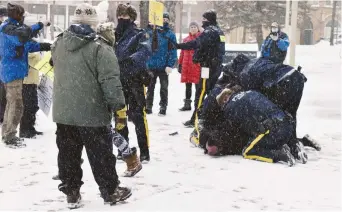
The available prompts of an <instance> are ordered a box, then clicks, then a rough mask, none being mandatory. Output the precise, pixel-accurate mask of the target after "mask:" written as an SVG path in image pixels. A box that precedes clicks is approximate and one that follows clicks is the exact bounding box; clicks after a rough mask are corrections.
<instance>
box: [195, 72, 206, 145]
mask: <svg viewBox="0 0 342 212" xmlns="http://www.w3.org/2000/svg"><path fill="white" fill-rule="evenodd" d="M206 82H207V79H205V78H204V79H203V83H202V91H201V96H200V98H199V100H198V106H197V110H196V115H195V129H196V132H197V140H195V142H196V144H197V145H199V137H200V133H199V129H198V115H197V112H198V109H199V108H200V107H201V106H202V102H203V98H204V94H205V89H206Z"/></svg>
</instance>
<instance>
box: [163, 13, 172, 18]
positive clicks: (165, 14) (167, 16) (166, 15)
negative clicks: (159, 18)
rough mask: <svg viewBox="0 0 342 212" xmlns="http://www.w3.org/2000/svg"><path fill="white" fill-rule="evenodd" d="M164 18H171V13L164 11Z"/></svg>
mask: <svg viewBox="0 0 342 212" xmlns="http://www.w3.org/2000/svg"><path fill="white" fill-rule="evenodd" d="M163 18H167V19H169V20H170V15H169V13H168V12H164V13H163Z"/></svg>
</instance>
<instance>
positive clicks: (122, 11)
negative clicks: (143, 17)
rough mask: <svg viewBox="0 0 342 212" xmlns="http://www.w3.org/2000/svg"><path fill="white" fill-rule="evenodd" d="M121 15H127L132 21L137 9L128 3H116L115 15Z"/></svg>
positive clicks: (135, 18)
mask: <svg viewBox="0 0 342 212" xmlns="http://www.w3.org/2000/svg"><path fill="white" fill-rule="evenodd" d="M121 15H128V16H129V17H130V18H131V20H132V21H135V20H137V16H138V14H137V10H136V9H135V8H134V7H133V6H132V5H130V4H129V3H127V4H119V5H118V8H117V9H116V17H119V16H121Z"/></svg>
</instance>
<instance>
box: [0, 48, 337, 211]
mask: <svg viewBox="0 0 342 212" xmlns="http://www.w3.org/2000/svg"><path fill="white" fill-rule="evenodd" d="M323 54H324V53H323ZM316 56H317V55H316ZM313 58H314V59H313ZM316 58H318V59H319V58H321V57H318V56H317V57H315V55H314V56H312V57H311V58H310V57H308V56H307V55H305V56H303V58H302V60H299V61H300V64H301V65H302V66H303V68H304V70H303V71H304V73H305V74H306V76H307V78H308V82H307V84H306V87H305V92H304V97H303V101H302V104H301V106H300V110H299V113H298V119H299V122H298V135H299V136H303V135H304V134H306V133H309V134H310V135H311V136H312V137H314V138H315V139H317V140H318V141H319V143H320V144H321V145H322V151H321V152H315V151H312V150H309V152H308V155H309V161H308V163H307V164H305V165H303V164H296V166H294V167H287V166H286V165H283V164H268V163H262V162H256V161H251V160H244V159H242V158H241V157H239V156H227V157H221V158H212V157H209V156H207V155H204V154H203V151H202V150H200V149H198V148H194V147H192V146H191V145H190V143H189V139H188V138H189V134H190V132H191V129H186V128H184V127H183V126H182V122H183V121H186V120H187V119H188V118H190V116H191V113H190V112H178V109H177V108H179V107H180V106H181V104H182V98H183V97H184V92H185V91H184V90H185V86H184V85H183V84H182V85H180V83H179V75H178V73H173V74H171V76H170V87H169V96H170V100H169V102H170V107H169V109H168V114H167V116H166V117H158V116H157V115H156V113H157V109H158V107H157V106H158V102H159V92H157V91H159V87H157V88H156V90H157V91H156V92H157V93H156V95H155V97H156V100H155V105H156V106H155V107H154V112H155V113H154V114H153V115H151V116H148V121H149V125H150V126H149V127H150V136H151V150H150V151H151V162H150V164H146V165H144V166H143V170H142V171H141V172H140V173H139V174H138V175H137V176H136V177H134V178H123V177H120V180H121V182H122V183H123V184H124V185H128V186H130V187H132V189H133V195H132V197H131V198H130V199H128V201H127V203H126V204H119V205H117V206H112V207H110V206H105V205H103V200H102V199H101V198H100V196H99V191H98V188H97V185H96V183H95V181H94V180H93V176H92V173H91V170H90V166H89V163H88V160H87V158H86V153H85V152H84V154H83V158H84V159H85V162H84V164H83V165H82V168H83V171H84V173H83V175H84V182H85V184H84V185H83V187H82V189H81V192H82V194H83V200H84V201H85V204H86V205H85V207H84V208H83V209H82V210H86V211H94V210H97V211H106V210H108V211H109V210H116V211H157V210H158V211H176V210H182V211H194V210H197V211H198V210H201V211H228V210H323V209H330V210H341V177H342V176H341V132H340V130H341V109H340V107H341V105H340V104H341V103H340V101H341V89H340V83H341V82H340V74H341V73H340V70H339V68H340V67H341V63H340V62H338V61H336V59H335V60H334V61H332V60H330V61H327V60H326V58H327V57H324V60H322V61H314V63H313V60H318V59H316ZM129 128H130V132H131V134H130V138H131V143H132V146H137V144H136V137H135V134H134V127H133V125H132V124H131V123H130V126H129ZM37 129H39V130H42V131H44V132H45V135H44V136H43V137H40V138H39V139H36V140H26V143H27V147H26V148H22V149H10V148H6V147H5V146H4V145H3V144H2V143H0V211H2V210H10V211H13V210H25V211H28V210H30V211H31V210H39V211H60V210H68V209H67V207H66V202H65V196H64V195H63V194H62V193H61V192H59V191H58V189H57V186H58V184H59V181H53V180H52V179H51V178H52V176H53V175H55V174H56V173H57V147H56V144H55V134H54V132H55V124H54V123H52V122H51V121H50V120H49V119H47V118H46V117H45V116H44V114H43V113H41V112H39V117H38V126H37ZM176 131H177V132H178V133H179V134H178V135H175V136H169V134H170V133H173V132H176ZM114 153H116V150H115V152H114ZM117 169H118V174H119V175H121V174H122V173H123V171H124V170H125V164H124V163H122V162H118V163H117Z"/></svg>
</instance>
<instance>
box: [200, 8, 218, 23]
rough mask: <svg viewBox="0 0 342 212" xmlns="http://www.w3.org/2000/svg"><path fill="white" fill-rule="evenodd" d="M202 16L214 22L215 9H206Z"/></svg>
mask: <svg viewBox="0 0 342 212" xmlns="http://www.w3.org/2000/svg"><path fill="white" fill-rule="evenodd" d="M203 18H205V19H207V20H208V21H209V22H210V23H212V24H216V23H217V22H216V12H215V10H212V9H211V10H208V11H207V12H205V13H204V14H203Z"/></svg>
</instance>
